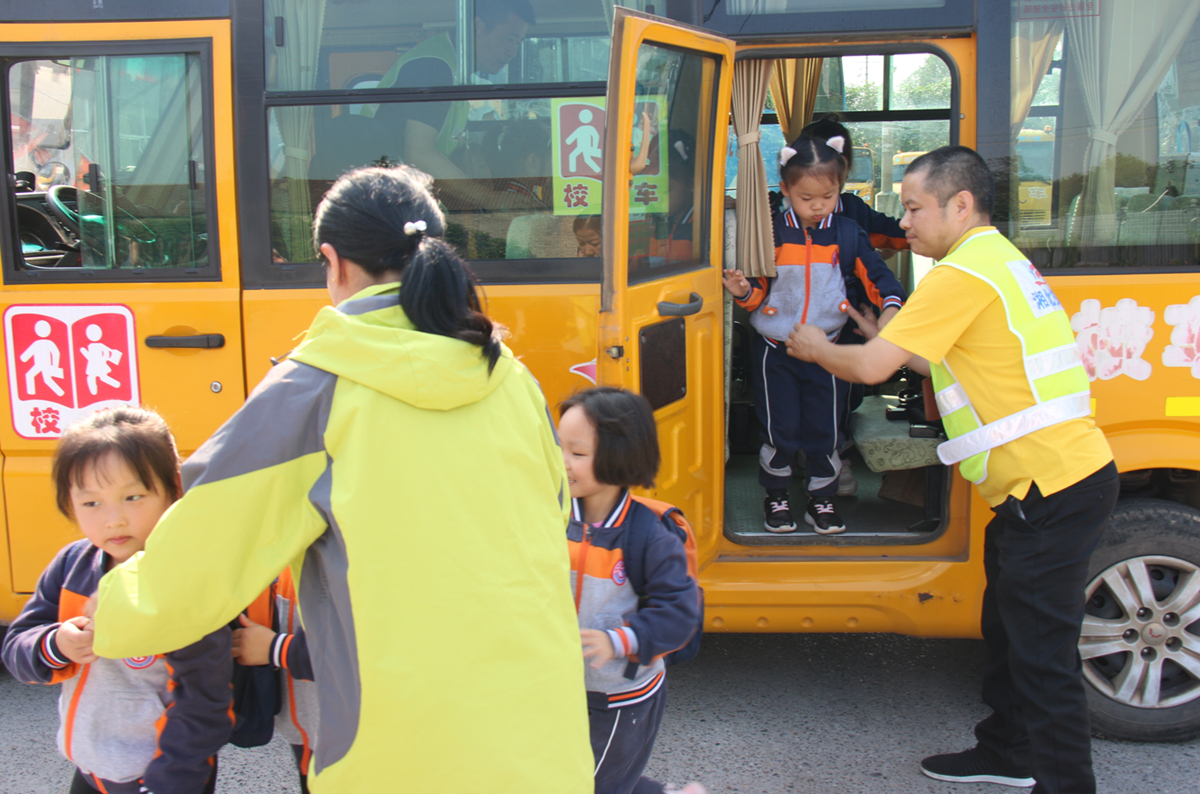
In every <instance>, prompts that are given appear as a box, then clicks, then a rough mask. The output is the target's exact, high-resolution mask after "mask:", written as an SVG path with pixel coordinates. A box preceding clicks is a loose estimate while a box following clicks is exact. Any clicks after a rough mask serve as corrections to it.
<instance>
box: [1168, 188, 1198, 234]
mask: <svg viewBox="0 0 1200 794" xmlns="http://www.w3.org/2000/svg"><path fill="white" fill-rule="evenodd" d="M1168 201H1169V202H1170V203H1169V204H1168V206H1167V208H1166V209H1165V210H1163V211H1162V212H1161V213H1159V216H1160V218H1161V220H1160V224H1161V227H1160V233H1161V237H1162V242H1163V243H1168V244H1175V245H1187V244H1194V243H1197V242H1200V196H1188V195H1183V196H1176V197H1175V198H1173V199H1163V202H1164V203H1166V202H1168Z"/></svg>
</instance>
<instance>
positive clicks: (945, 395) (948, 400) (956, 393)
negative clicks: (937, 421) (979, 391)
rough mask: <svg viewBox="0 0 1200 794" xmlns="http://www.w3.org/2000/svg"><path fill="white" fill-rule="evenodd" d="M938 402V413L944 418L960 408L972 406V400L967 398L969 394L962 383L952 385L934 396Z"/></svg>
mask: <svg viewBox="0 0 1200 794" xmlns="http://www.w3.org/2000/svg"><path fill="white" fill-rule="evenodd" d="M933 397H934V399H935V400H937V406H938V411H940V412H941V414H942V416H949V415H950V414H952V413H954V412H955V411H957V410H958V409H959V408H966V407H967V406H968V405H970V404H971V399H970V398H969V397H967V392H966V390H965V389H963V387H962V384H960V383H957V382H955V383H951V384H950V385H949V386H947V387H946V388H944V389H942V390H941V391H940V392H938V393H937V394H935V395H933Z"/></svg>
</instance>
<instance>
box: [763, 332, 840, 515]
mask: <svg viewBox="0 0 1200 794" xmlns="http://www.w3.org/2000/svg"><path fill="white" fill-rule="evenodd" d="M750 375H751V385H752V387H753V388H754V409H755V411H756V412H757V414H758V423H759V426H761V427H762V435H763V445H762V449H761V451H760V452H759V456H758V463H759V470H758V481H759V483H760V484H761V485H762V486H763V487H764V488H767V489H768V490H776V489H786V488H787V487H788V486H789V485H790V484H791V482H792V458H793V457H794V456H795V454H796V451H797V450H801V449H802V450H804V457H805V464H804V467H805V473H806V474H807V482H806V483H805V484H806V486H807V488H808V493H809V495H811V496H815V497H829V496H833V495H834V494H836V493H837V485H838V473H839V472H840V471H841V469H842V461H841V458H839V457H838V452H837V450H838V446H839V445H840V442H841V441H842V440H844V439H840V438H839V433H838V426H839V424H840V421H839V420H840V419H841V417H842V414H843V413H844V412H845V410H846V402H847V400H848V398H849V387H850V384H848V383H846V382H845V381H842V380H838V379H837V378H835V377H834V376H833V375H831V374H829V373H828V372H826V371H825V370H823V369H821V367H820V366H819V365H817V364H813V363H812V362H810V361H801V360H800V359H798V358H792V357H791V356H789V355H788V354H787V348H786V347H785V346H784V345H783V344H781V343H778V342H775V341H772V340H770V339H767V338H766V337H764V336H763V335H762V334H755V335H754V345H753V354H752V356H751V362H750Z"/></svg>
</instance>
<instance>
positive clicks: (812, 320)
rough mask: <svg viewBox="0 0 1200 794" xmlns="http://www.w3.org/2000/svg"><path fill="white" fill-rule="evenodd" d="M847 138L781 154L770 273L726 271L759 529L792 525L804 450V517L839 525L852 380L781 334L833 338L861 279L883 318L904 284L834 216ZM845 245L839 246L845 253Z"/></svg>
mask: <svg viewBox="0 0 1200 794" xmlns="http://www.w3.org/2000/svg"><path fill="white" fill-rule="evenodd" d="M844 146H845V140H844V139H842V138H840V137H834V138H830V139H829V141H828V142H825V141H821V140H819V139H816V138H810V137H808V136H806V135H802V136H800V137H799V138H797V139H796V140H795V141H794V142H793V143H792V145H791V146H785V147H783V149H782V150H781V151H780V153H779V182H780V184H779V189H780V190H781V191H782V192H783V196H784V198H785V199H786V200H787V201H786V202H785V205H786V206H785V207H783V209H782V211H781V212H779V213H777V214H776V215H775V216H774V231H775V269H776V275H775V277H774V278H755V279H753V280H750V279H747V278H746V276H745V275H743V274H742V273H741V272H740V271H737V270H726V271H725V272H724V283H725V289H727V290H729V291H730V293H731V294H732V295H733V297H734V300H736V301H737V303H738V305H739V306H742V307H744V308H746V309H747V310H749V311H750V312H751V314H750V324H751V325H752V326H754V329H755V330H756V331H758V334H757V335H756V336H755V339H754V348H753V351H754V352H753V359H752V360H753V364H752V365H751V367H750V371H751V373H752V382H751V386H752V388H753V391H754V402H755V409H756V411H757V413H758V420H759V423H760V424H761V426H762V429H763V430H762V432H763V445H762V449H761V450H760V452H759V483H761V484H762V486H763V487H764V488H765V489H766V491H767V498H766V501H765V503H764V512H765V520H764V527H765V528H766V530H767V531H768V532H792V531H794V530H795V529H796V522H795V521H794V520H793V518H792V512H791V506H790V504H789V499H788V486H789V485H790V484H791V481H792V465H791V463H792V458H793V456H794V455H795V454H796V452H797V451H798V450H800V449H803V450H804V454H805V474H806V479H807V483H806V484H807V487H808V506H807V508H806V510H805V514H804V519H805V521H806V522H808V523H809V524H810V525H811V526H812V527H813V530H814V531H815V532H817V533H818V534H822V535H831V534H835V533H838V532H843V531H845V529H846V523H845V521H843V520H842V519H841V517H840V516H839V515H838V514H837V508H836V506H835V504H834V495H835V494H836V493H837V489H838V475H839V473H840V471H841V465H842V464H841V458H840V457H839V456H838V451H837V450H838V447H839V446H840V442H841V441H842V440H844V439H839V437H838V436H839V433H838V425H839V415H840V414H841V412H842V411H844V410H845V406H846V401H847V395H848V393H849V384H847V383H846V382H845V381H840V380H838V379H837V378H835V377H834V376H833V375H831V374H830V373H828V372H826V371H825V370H823V369H821V367H819V366H818V365H816V364H813V363H810V362H807V361H800V360H799V359H794V358H791V357H789V356H788V354H787V347H786V345H785V344H784V341H783V340H786V339H787V335H788V333H789V332H790V331H791V330H792V328H793V326H795V325H796V323H809V324H812V325H817V326H820V327H821V328H822V329H823V330H824V331H825V333H826V334H827V335H828V337H829V339H831V340H836V339H837V337H838V335H839V334H840V333H841V330H842V326H844V325H845V324H846V311H847V308H848V306H849V302H848V301H847V294H846V283H847V281H848V280H849V281H851V283H853V282H854V280H855V279H857V280H859V281H861V282H862V285H863V287H864V289H865V292H866V295H867V297H868V298H869V299H870V300H871V302H872V303H874V304H875V305H876V306H878V307H879V308H880V309H881V310H882V312H883V313H882V315H881V317H880V321H881V323H886V322H887V321H888V320H890V319H891V318H892V316H893V315H894V314H895V313H896V312H897V311H899V310H900V306H901V305H902V304H903V301H904V299H905V297H906V296H905V293H904V288H903V287H901V286H900V282H899V281H897V279H896V277H895V276H894V275H892V271H891V270H889V269H888V267H887V265H885V264H884V262H883V260H882V259H881V258H880V257H879V254H878V253H876V252H875V248H874V247H873V246H872V245H871V240H870V238H869V237H868V236H867V233H866V232H865V231H863V230H862V228H860V227H859V226H858V225H857V224H856V223H855V222H854V221H852V220H851V219H849V218H847V217H844V216H841V215H837V214H836V209H837V205H838V199H839V196H840V194H841V189H842V185H843V184H844V183H845V181H846V159H845V158H844V157H842V154H841V149H842V148H843V147H844ZM842 249H845V250H842Z"/></svg>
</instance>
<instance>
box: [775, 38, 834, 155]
mask: <svg viewBox="0 0 1200 794" xmlns="http://www.w3.org/2000/svg"><path fill="white" fill-rule="evenodd" d="M822 63H824V59H823V58H780V59H779V60H777V61H775V73H774V74H773V75H772V76H771V96H772V97H773V98H774V100H775V114H776V115H777V116H778V117H779V126H780V128H781V129H782V130H783V137H784V140H786V141H791V140H792V138H794V137H796V136H797V135H799V134H800V130H802V129H804V125H805V124H807V123H808V122H809V121H810V120H812V116H813V108H815V107H816V105H817V88H818V86H819V85H820V82H821V64H822Z"/></svg>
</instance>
